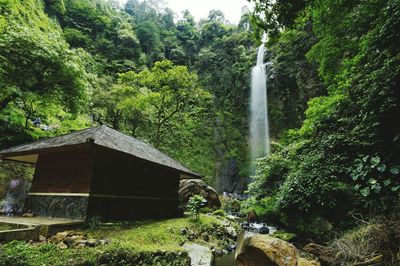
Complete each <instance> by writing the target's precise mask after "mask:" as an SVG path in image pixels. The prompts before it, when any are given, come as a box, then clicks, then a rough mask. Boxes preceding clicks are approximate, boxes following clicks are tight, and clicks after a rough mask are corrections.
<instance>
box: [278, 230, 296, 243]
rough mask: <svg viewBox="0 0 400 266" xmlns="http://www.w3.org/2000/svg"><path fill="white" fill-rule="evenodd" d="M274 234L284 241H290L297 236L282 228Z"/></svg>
mask: <svg viewBox="0 0 400 266" xmlns="http://www.w3.org/2000/svg"><path fill="white" fill-rule="evenodd" d="M272 236H273V237H276V238H279V239H282V240H284V241H288V242H290V241H291V240H293V239H295V238H296V234H293V233H289V232H286V231H282V230H279V231H276V232H274V233H273V234H272Z"/></svg>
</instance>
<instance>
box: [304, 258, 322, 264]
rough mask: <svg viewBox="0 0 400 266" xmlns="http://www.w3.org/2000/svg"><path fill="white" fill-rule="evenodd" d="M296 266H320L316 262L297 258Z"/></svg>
mask: <svg viewBox="0 0 400 266" xmlns="http://www.w3.org/2000/svg"><path fill="white" fill-rule="evenodd" d="M298 266H321V264H320V263H319V262H318V261H315V260H307V259H304V258H299V260H298Z"/></svg>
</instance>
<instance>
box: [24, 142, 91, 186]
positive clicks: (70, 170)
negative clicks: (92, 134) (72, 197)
mask: <svg viewBox="0 0 400 266" xmlns="http://www.w3.org/2000/svg"><path fill="white" fill-rule="evenodd" d="M93 156H94V150H93V148H90V146H89V145H86V146H83V147H75V148H74V150H65V151H57V152H51V153H44V154H40V155H39V158H38V162H37V164H36V169H35V174H34V176H33V181H32V187H31V190H30V192H34V193H89V191H90V183H91V177H92V172H93V170H92V169H93Z"/></svg>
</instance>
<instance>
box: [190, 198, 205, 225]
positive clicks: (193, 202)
mask: <svg viewBox="0 0 400 266" xmlns="http://www.w3.org/2000/svg"><path fill="white" fill-rule="evenodd" d="M206 202H207V200H206V199H204V198H203V197H202V196H200V195H194V196H193V197H191V198H190V199H189V201H188V204H187V205H186V210H187V211H188V212H189V213H191V214H195V215H196V220H198V219H199V216H200V210H201V208H202V207H203V206H204V205H205V203H206Z"/></svg>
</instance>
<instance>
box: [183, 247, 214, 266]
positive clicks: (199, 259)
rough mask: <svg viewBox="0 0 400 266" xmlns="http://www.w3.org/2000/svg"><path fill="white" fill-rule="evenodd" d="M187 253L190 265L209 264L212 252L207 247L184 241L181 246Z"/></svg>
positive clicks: (209, 265)
mask: <svg viewBox="0 0 400 266" xmlns="http://www.w3.org/2000/svg"><path fill="white" fill-rule="evenodd" d="M182 247H183V248H184V249H185V250H186V251H187V252H188V253H189V257H190V260H191V265H192V266H211V265H212V261H213V254H212V252H211V250H210V249H209V248H207V247H204V246H201V245H198V244H189V243H186V244H184V245H183V246H182Z"/></svg>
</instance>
